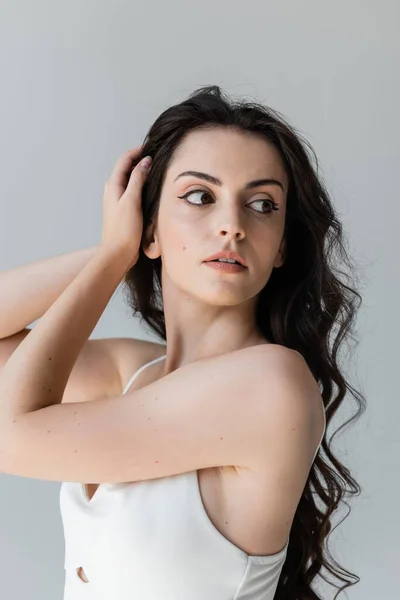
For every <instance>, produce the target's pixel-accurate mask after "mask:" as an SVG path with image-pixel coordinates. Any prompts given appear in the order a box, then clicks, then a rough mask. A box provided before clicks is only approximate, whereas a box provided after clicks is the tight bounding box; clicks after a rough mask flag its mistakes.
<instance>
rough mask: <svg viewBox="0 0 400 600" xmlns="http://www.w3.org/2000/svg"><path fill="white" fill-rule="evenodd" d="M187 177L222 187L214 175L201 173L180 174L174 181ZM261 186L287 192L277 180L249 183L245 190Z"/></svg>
mask: <svg viewBox="0 0 400 600" xmlns="http://www.w3.org/2000/svg"><path fill="white" fill-rule="evenodd" d="M186 175H192V176H193V177H198V178H199V179H204V180H205V181H208V182H209V183H213V184H214V185H219V186H221V185H222V181H221V180H220V179H218V178H217V177H213V176H212V175H208V174H207V173H202V172H201V171H184V172H183V173H180V174H179V175H178V176H177V177H175V179H174V183H175V181H176V180H177V179H179V177H184V176H186ZM260 185H277V186H278V187H280V188H281V189H282V191H283V192H284V191H285V190H284V189H283V185H282V183H281V182H280V181H278V180H277V179H271V178H268V179H256V180H254V181H249V182H248V183H246V185H245V189H246V190H250V189H252V188H255V187H259V186H260Z"/></svg>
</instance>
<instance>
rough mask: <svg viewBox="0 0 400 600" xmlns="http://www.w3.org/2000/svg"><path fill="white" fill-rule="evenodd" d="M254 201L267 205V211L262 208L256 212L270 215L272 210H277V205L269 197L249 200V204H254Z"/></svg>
mask: <svg viewBox="0 0 400 600" xmlns="http://www.w3.org/2000/svg"><path fill="white" fill-rule="evenodd" d="M255 202H266V203H267V204H268V205H269V210H267V211H263V210H259V211H257V212H261V213H263V214H264V215H270V214H271V213H272V211H274V210H279V206H278V205H277V203H276V202H274V201H273V200H270V199H267V198H259V199H258V200H254V201H253V202H250V204H254V203H255Z"/></svg>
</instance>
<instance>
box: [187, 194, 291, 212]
mask: <svg viewBox="0 0 400 600" xmlns="http://www.w3.org/2000/svg"><path fill="white" fill-rule="evenodd" d="M196 192H201V193H202V194H207V195H208V196H211V194H210V192H207V191H206V190H190V192H186V194H183V196H178V198H182V199H184V200H185V201H186V202H187V203H188V204H190V205H191V206H205V205H204V204H194V203H193V202H189V200H187V197H188V196H190V194H195V193H196ZM253 202H269V204H270V205H271V210H270V211H268V212H264V211H262V210H256V212H258V213H260V214H261V215H270V214H272V211H274V210H279V207H278V205H277V203H276V202H274V201H273V200H271V199H268V200H267V198H259V199H258V200H254V201H253ZM208 204H209V203H208Z"/></svg>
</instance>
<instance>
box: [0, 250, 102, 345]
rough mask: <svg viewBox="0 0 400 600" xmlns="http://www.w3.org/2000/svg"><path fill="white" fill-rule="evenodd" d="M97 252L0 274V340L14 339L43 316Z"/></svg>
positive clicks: (81, 252) (48, 260) (70, 255)
mask: <svg viewBox="0 0 400 600" xmlns="http://www.w3.org/2000/svg"><path fill="white" fill-rule="evenodd" d="M97 248H98V246H93V247H92V248H85V249H83V250H76V251H74V252H70V253H68V254H62V255H60V256H55V257H51V258H46V259H44V260H39V261H36V262H33V263H29V264H26V265H21V266H18V267H14V268H13V269H8V270H7V271H0V339H1V338H7V337H9V336H11V335H14V334H15V333H17V332H19V331H21V330H23V329H24V328H25V327H27V326H28V325H29V324H30V323H33V321H36V319H38V318H39V317H41V316H42V315H44V313H45V312H46V311H47V309H48V308H49V307H50V306H51V305H52V304H53V302H54V301H55V300H56V299H57V298H58V297H59V296H60V295H61V294H62V292H63V291H64V290H65V288H66V287H67V286H68V285H69V284H70V283H71V281H72V280H73V279H74V278H75V277H76V275H77V274H78V273H79V271H81V269H82V268H83V267H84V266H85V265H86V263H87V262H88V261H89V260H90V259H91V258H92V256H93V255H94V254H95V252H96V250H97ZM0 343H1V342H0Z"/></svg>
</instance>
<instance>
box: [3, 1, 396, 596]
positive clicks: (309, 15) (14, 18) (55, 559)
mask: <svg viewBox="0 0 400 600" xmlns="http://www.w3.org/2000/svg"><path fill="white" fill-rule="evenodd" d="M399 17H400V9H399V4H398V2H396V1H395V0H393V1H389V0H382V1H380V2H378V1H377V0H376V1H375V2H373V1H371V0H368V1H366V0H363V1H361V0H339V1H338V0H337V1H336V2H327V1H320V0H319V1H317V0H306V1H302V2H290V1H288V0H286V1H282V0H281V1H280V2H270V1H267V0H262V1H261V0H259V1H247V2H245V3H244V4H243V3H237V4H236V5H232V4H231V3H228V2H227V1H225V2H215V1H214V2H208V1H207V0H204V1H203V2H201V3H189V2H178V1H172V2H168V3H161V2H156V3H154V2H150V3H139V2H123V1H122V0H113V2H104V1H103V2H101V1H97V2H94V1H93V0H81V1H80V2H78V1H77V0H70V1H69V2H68V3H64V2H50V1H47V2H45V1H43V0H36V1H35V2H28V1H14V2H5V1H4V0H3V1H2V2H1V3H0V65H1V84H0V85H1V94H0V131H1V134H0V160H1V164H0V172H1V193H0V203H1V213H0V219H1V220H0V269H1V270H3V269H9V268H12V267H14V266H17V265H20V264H24V263H27V262H30V261H33V260H39V259H41V258H46V257H49V256H55V255H58V254H62V253H65V252H69V251H72V250H76V249H79V248H85V247H89V246H92V245H94V244H97V243H98V242H99V240H100V235H101V224H102V205H101V201H102V194H103V186H104V183H105V181H106V180H107V178H108V177H109V174H110V173H111V170H112V168H113V166H114V164H115V162H116V160H117V158H118V157H119V156H120V154H121V153H122V152H123V151H125V150H127V149H128V148H132V147H134V146H136V145H138V144H139V143H141V141H142V139H143V136H144V134H145V132H146V131H147V129H148V127H149V126H150V125H151V123H152V122H153V121H154V119H155V118H156V117H157V116H158V115H159V113H160V112H161V111H162V110H164V109H165V108H167V107H168V106H169V105H170V104H172V103H175V102H178V101H181V100H183V99H184V98H185V97H186V96H187V95H188V94H189V93H190V92H191V91H192V90H193V89H194V88H196V87H198V86H200V85H210V84H218V85H220V86H221V87H223V88H224V89H225V90H226V91H228V92H229V93H230V94H233V95H238V96H242V95H246V96H248V97H253V98H255V99H257V100H260V101H262V102H265V103H267V104H269V105H270V106H272V107H273V108H275V109H277V110H279V111H280V112H282V113H283V114H284V115H285V116H286V117H287V118H288V119H289V121H290V122H291V123H292V124H293V125H294V126H295V127H297V128H298V129H299V130H300V131H301V132H302V133H303V134H304V135H305V136H306V137H307V139H308V140H309V141H310V142H311V144H312V145H313V146H314V149H315V150H316V153H317V156H318V159H319V162H320V172H321V174H322V175H323V177H324V178H325V181H326V183H327V186H328V189H329V191H330V193H331V194H332V197H333V200H334V203H335V206H336V207H337V210H338V212H339V215H340V217H341V219H342V222H343V225H344V228H345V231H346V233H347V235H348V240H349V244H350V249H351V251H352V252H353V256H354V258H355V259H356V261H357V263H358V264H359V265H361V266H362V267H365V275H364V282H365V283H364V289H363V290H362V295H363V298H364V304H363V307H362V309H361V311H360V313H359V316H358V322H357V327H358V329H359V334H360V337H361V343H360V345H359V347H358V349H357V352H356V353H355V354H354V356H353V359H354V360H353V365H352V367H351V369H352V370H353V369H355V374H354V377H355V378H356V379H353V384H354V385H355V386H356V387H358V386H361V389H362V391H363V392H364V393H365V394H366V396H367V400H368V411H367V414H366V416H364V417H363V418H362V419H361V421H360V422H359V424H357V425H356V426H355V427H352V428H350V429H348V430H345V431H344V433H343V434H341V435H339V436H338V438H336V440H335V441H334V443H333V444H334V445H333V447H334V449H335V451H336V452H337V454H338V456H339V457H340V458H341V459H342V460H343V461H344V462H345V464H346V466H347V467H348V468H350V470H351V472H352V473H353V475H354V476H355V478H356V479H357V481H358V482H359V483H360V485H361V486H362V488H363V493H362V495H361V497H360V498H356V499H354V500H351V507H352V512H351V515H350V516H349V517H348V518H347V519H346V520H345V522H344V523H343V524H342V525H340V526H339V527H338V529H336V530H335V531H334V532H333V533H332V535H331V537H330V550H331V552H332V554H333V556H334V557H335V559H336V560H338V562H339V563H340V564H341V565H343V566H344V567H346V568H347V569H348V570H350V571H351V572H353V573H356V574H357V575H358V576H359V577H361V583H359V584H358V585H356V586H354V588H353V589H350V590H349V591H348V592H346V593H347V597H349V598H352V599H354V600H356V599H357V600H358V599H362V600H376V599H377V598H379V599H380V600H394V599H395V598H398V597H399V591H398V589H399V581H398V572H399V571H398V569H399V564H400V560H399V557H400V550H399V541H398V540H399V533H400V532H399V525H398V497H399V493H400V489H399V481H398V474H399V462H400V461H399V456H400V436H399V433H398V420H399V417H400V411H399V403H398V399H399V398H398V394H396V393H395V392H396V391H397V389H398V384H397V375H398V369H396V367H397V366H398V362H399V351H398V337H399V329H400V328H399V316H398V308H399V235H398V228H399V220H400V211H399V197H398V173H399V158H400V157H399V141H398V139H399V116H398V114H399V113H398V110H399V106H400V87H399V54H400V52H399V49H400V47H399V46H400V43H399V35H398V22H399ZM361 275H362V276H363V274H362V273H361ZM114 335H115V336H119V335H121V336H125V335H128V336H129V335H132V336H134V337H140V338H147V339H156V338H150V337H149V335H147V334H146V333H144V332H143V330H142V329H141V327H140V326H139V323H138V322H137V321H134V320H133V319H132V318H131V317H130V316H129V311H128V308H127V306H126V305H125V304H124V303H123V300H122V294H121V293H119V292H118V291H117V293H116V294H115V296H114V297H113V298H112V300H111V301H110V304H109V305H108V307H107V309H106V311H105V312H104V314H103V315H102V317H101V319H100V321H99V323H98V325H97V326H96V329H95V331H94V332H93V335H92V337H111V336H114ZM349 375H350V376H352V371H350V372H349ZM354 410H355V404H354V402H353V401H352V400H351V399H350V398H349V399H348V403H347V405H346V406H345V407H343V410H342V411H341V413H340V414H339V415H338V419H337V423H336V426H338V425H339V424H340V423H341V422H343V421H344V420H347V418H349V417H350V416H351V415H352V414H353V412H354ZM331 427H332V428H331V429H330V430H329V431H330V433H332V432H333V431H334V429H335V428H336V427H335V424H332V426H331ZM59 490H60V484H59V483H56V482H47V481H41V480H33V479H24V478H19V477H14V476H9V475H0V532H1V533H0V598H2V599H3V598H4V599H7V600H14V599H17V600H36V599H37V600H39V599H40V600H50V599H51V600H55V599H60V598H61V597H62V591H63V585H64V571H63V559H64V545H63V537H62V529H61V527H62V525H61V519H60V514H59V505H58V496H59ZM346 512H347V511H345V510H342V511H341V515H337V516H336V518H335V519H334V522H338V521H339V520H340V519H339V516H340V518H343V517H344V515H345V514H346ZM396 571H397V575H396ZM322 587H324V586H322ZM333 591H334V590H332V588H329V591H325V593H323V597H324V598H328V597H329V598H330V597H332V595H333ZM342 597H344V595H343V594H342V595H341V596H340V598H342Z"/></svg>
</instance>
